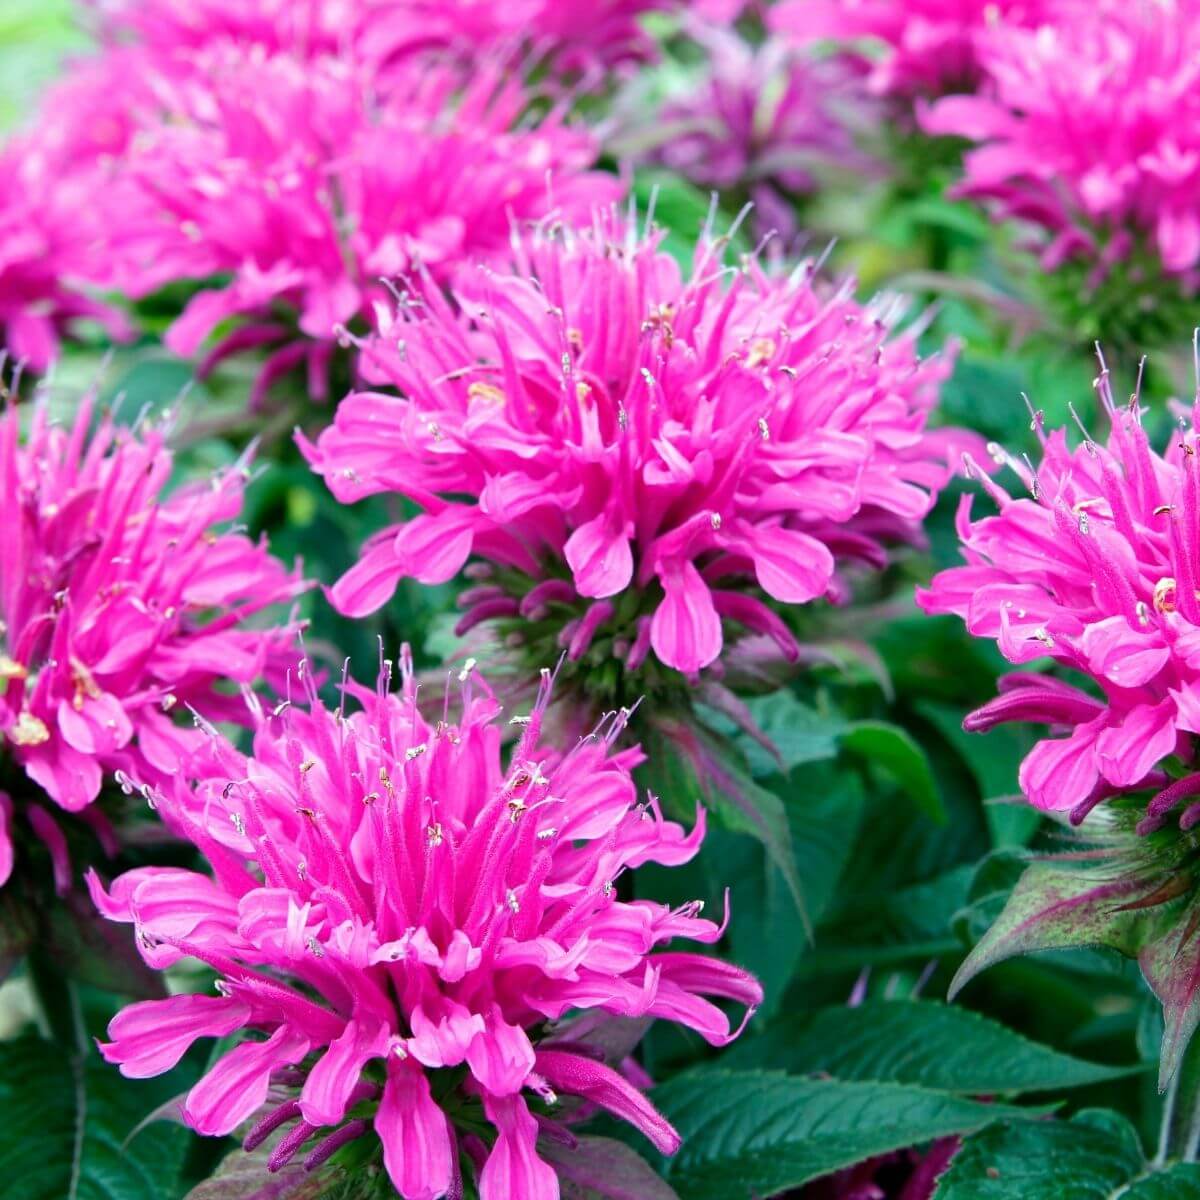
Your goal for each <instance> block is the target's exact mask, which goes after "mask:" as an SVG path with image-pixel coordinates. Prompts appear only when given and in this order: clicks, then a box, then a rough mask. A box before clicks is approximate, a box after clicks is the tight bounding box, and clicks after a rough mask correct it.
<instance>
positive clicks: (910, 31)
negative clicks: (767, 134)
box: [769, 0, 1061, 96]
mask: <svg viewBox="0 0 1200 1200" xmlns="http://www.w3.org/2000/svg"><path fill="white" fill-rule="evenodd" d="M1060 4H1061V0H783V3H781V4H776V5H775V6H774V7H773V8H772V9H771V10H770V13H769V21H770V25H771V28H772V29H773V30H775V31H776V32H778V33H780V34H783V35H784V36H786V37H791V38H793V39H795V40H797V41H799V42H801V43H808V42H812V41H816V40H818V39H822V38H835V39H839V40H846V39H857V38H868V39H871V40H872V41H875V42H880V43H882V44H883V47H884V53H883V57H882V58H881V59H880V60H879V62H878V64H877V66H876V68H875V70H874V72H873V75H872V86H873V87H874V89H875V90H876V91H878V92H881V93H887V94H898V95H903V96H912V95H940V94H941V93H943V92H947V91H956V90H959V89H966V90H969V89H970V88H972V87H973V86H974V85H975V83H976V82H977V80H978V78H979V74H980V67H979V55H980V50H979V40H980V38H981V36H983V35H984V34H985V33H986V31H987V30H989V29H991V28H993V27H996V26H1004V27H1005V28H1007V27H1010V26H1029V27H1034V26H1036V25H1038V24H1039V23H1041V22H1042V21H1043V20H1047V19H1048V18H1049V16H1050V15H1051V14H1052V13H1053V12H1054V10H1055V8H1056V7H1058V6H1059V5H1060Z"/></svg>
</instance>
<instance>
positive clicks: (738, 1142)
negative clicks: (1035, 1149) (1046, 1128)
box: [651, 1070, 1037, 1200]
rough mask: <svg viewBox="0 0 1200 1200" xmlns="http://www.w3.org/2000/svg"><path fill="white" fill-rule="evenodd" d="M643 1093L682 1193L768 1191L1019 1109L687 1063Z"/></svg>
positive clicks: (728, 1196) (735, 1198) (693, 1197)
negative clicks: (667, 1126)
mask: <svg viewBox="0 0 1200 1200" xmlns="http://www.w3.org/2000/svg"><path fill="white" fill-rule="evenodd" d="M651 1099H652V1100H653V1101H654V1103H655V1104H656V1105H657V1106H658V1108H659V1109H660V1111H661V1112H662V1113H663V1114H664V1116H666V1117H667V1119H668V1120H669V1121H671V1123H672V1124H673V1125H674V1126H675V1128H676V1129H677V1130H678V1131H679V1133H680V1135H681V1136H682V1138H683V1148H682V1149H681V1150H680V1151H679V1153H678V1155H676V1156H675V1157H674V1158H673V1159H669V1160H665V1161H664V1162H663V1164H662V1171H663V1174H664V1175H665V1177H666V1178H667V1180H668V1181H669V1182H670V1183H671V1185H672V1186H673V1187H674V1188H675V1190H676V1191H677V1192H678V1193H679V1194H680V1196H686V1197H687V1200H749V1198H750V1197H759V1196H773V1195H775V1194H777V1193H778V1192H782V1191H786V1190H787V1189H789V1188H797V1187H800V1186H801V1185H803V1184H804V1183H806V1182H808V1181H809V1180H811V1179H816V1178H818V1177H819V1176H821V1175H828V1174H829V1173H830V1172H831V1171H838V1170H841V1169H842V1168H843V1167H847V1166H850V1165H852V1164H853V1163H857V1162H862V1161H863V1160H864V1159H867V1158H871V1157H874V1156H875V1155H878V1154H887V1153H890V1152H891V1151H893V1150H899V1149H903V1148H906V1147H909V1146H914V1145H917V1144H919V1143H921V1142H926V1141H930V1140H931V1139H933V1138H939V1137H947V1136H949V1135H951V1134H962V1133H968V1132H973V1131H975V1130H979V1129H983V1128H985V1127H986V1126H987V1125H990V1124H991V1123H992V1122H994V1121H1002V1120H1005V1119H1015V1118H1018V1117H1020V1116H1022V1115H1024V1114H1023V1112H1022V1110H1020V1109H1014V1108H1011V1107H1008V1106H1005V1105H1001V1104H980V1103H977V1102H975V1101H973V1100H964V1099H961V1098H960V1097H958V1096H951V1095H947V1094H946V1093H944V1092H930V1091H926V1090H924V1089H922V1088H911V1087H901V1086H898V1085H896V1084H868V1083H844V1082H842V1081H840V1080H812V1079H798V1078H796V1077H795V1076H789V1075H785V1074H783V1073H782V1072H777V1071H725V1070H713V1071H709V1070H702V1071H694V1072H691V1073H690V1074H687V1075H681V1076H679V1077H677V1078H675V1079H672V1080H670V1081H669V1082H667V1083H665V1084H662V1085H661V1086H660V1087H657V1088H655V1089H654V1090H653V1091H652V1092H651ZM1029 1115H1031V1116H1033V1115H1037V1114H1036V1111H1035V1110H1031V1111H1030V1113H1029Z"/></svg>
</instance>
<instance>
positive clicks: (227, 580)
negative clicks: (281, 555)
mask: <svg viewBox="0 0 1200 1200" xmlns="http://www.w3.org/2000/svg"><path fill="white" fill-rule="evenodd" d="M23 416H28V417H29V428H28V433H27V436H26V437H25V438H22V436H21V428H20V427H21V419H22V417H23ZM96 416H97V414H96V413H95V412H94V408H93V404H92V401H91V399H90V398H88V399H86V400H85V401H84V402H83V403H82V404H81V405H80V408H79V411H78V414H77V416H76V417H75V419H74V422H73V424H72V425H71V426H70V427H68V428H64V427H62V426H60V425H58V424H56V423H54V422H53V421H52V420H51V419H50V417H49V415H48V412H47V409H46V407H45V406H44V405H42V404H36V405H35V406H33V409H32V412H29V413H26V412H25V409H24V407H23V406H18V405H15V404H10V405H9V406H8V411H7V412H6V413H5V414H4V415H3V417H2V418H0V507H2V508H3V511H4V514H5V515H4V519H3V521H0V771H2V772H3V775H2V786H3V788H4V790H5V791H4V794H0V883H3V882H5V881H6V880H7V878H8V876H9V874H10V872H11V870H12V866H13V850H12V838H13V833H14V830H13V828H12V822H13V821H14V820H16V819H18V818H19V820H20V823H21V827H22V828H24V826H25V825H26V823H28V824H29V825H30V826H31V827H32V829H33V831H34V832H35V833H36V834H37V836H38V837H39V838H41V839H42V840H43V841H45V843H46V845H47V846H48V848H49V849H50V850H51V853H52V855H53V857H54V865H55V875H56V879H57V882H58V885H59V887H60V888H62V887H65V886H66V885H67V883H68V882H69V880H70V868H69V864H68V862H67V861H66V844H65V842H64V840H63V838H62V834H61V833H60V832H59V831H58V829H57V827H56V825H55V822H54V820H53V819H52V818H51V816H50V813H51V812H52V811H53V810H54V808H58V809H61V810H65V811H67V812H71V813H81V814H85V815H86V816H88V817H90V818H91V819H93V820H94V821H95V822H97V823H101V824H102V823H103V817H102V816H101V815H100V814H99V813H98V812H97V813H92V812H90V810H89V806H91V805H92V803H93V801H95V800H96V798H97V796H98V795H99V794H100V789H101V785H102V784H103V783H104V781H105V780H106V779H110V778H112V777H113V776H116V775H120V777H121V778H124V777H125V776H129V777H135V776H136V777H137V778H138V779H140V780H143V781H145V782H149V783H153V782H155V781H157V780H161V779H164V778H167V777H168V776H170V775H171V774H172V773H173V772H174V771H175V769H176V767H177V765H178V761H179V759H180V757H181V756H183V755H185V754H186V753H187V752H188V751H189V750H190V749H191V748H194V747H195V745H196V739H197V737H198V736H200V735H199V734H198V732H197V731H196V730H195V729H194V728H192V727H191V718H190V717H187V710H188V709H189V708H192V709H194V710H195V711H197V712H199V713H202V714H204V715H205V716H207V717H208V718H210V719H212V720H224V719H226V718H228V717H231V716H236V715H237V714H239V713H240V712H241V704H240V702H238V699H237V696H236V694H234V695H231V694H229V693H228V692H227V691H226V688H225V685H228V684H232V685H234V686H235V687H236V685H238V684H246V685H248V684H251V683H253V682H254V681H255V680H256V679H257V678H258V677H259V676H260V675H262V673H263V672H264V670H266V669H268V668H270V667H272V666H273V665H275V664H276V663H278V662H279V661H280V656H281V655H282V654H283V652H284V650H285V648H286V647H287V646H288V645H289V643H290V642H291V640H292V638H293V637H294V632H295V628H294V626H286V627H273V628H268V629H265V630H263V629H258V630H256V629H252V628H251V627H250V626H249V624H248V622H249V618H251V617H252V616H254V614H256V613H258V612H260V611H261V610H262V609H264V608H266V607H267V606H269V605H272V604H276V603H279V602H281V601H285V600H289V599H291V598H292V597H294V596H296V595H297V594H298V592H299V591H300V590H301V588H302V586H303V585H302V583H301V581H300V579H299V576H298V575H296V574H291V573H289V572H288V571H286V570H285V569H284V567H283V566H282V565H281V564H280V563H279V562H277V561H276V560H275V559H274V558H272V557H271V556H270V554H269V553H268V552H267V549H266V547H265V546H264V545H261V544H256V543H254V542H252V541H251V540H250V539H248V538H247V537H245V536H243V535H241V534H239V533H235V532H228V531H226V530H225V526H226V523H227V522H230V521H232V520H234V519H236V517H237V515H238V513H239V511H240V509H241V503H242V488H243V477H242V474H241V473H240V472H239V471H238V470H231V471H227V472H223V473H222V474H220V475H218V476H217V477H216V478H215V479H214V480H210V481H204V482H203V483H199V484H193V485H191V486H187V487H183V488H178V489H175V490H173V491H170V492H169V493H167V494H164V491H165V489H166V488H167V484H168V481H169V478H170V475H171V470H172V459H171V454H170V452H169V451H168V449H167V447H166V442H165V437H164V433H163V431H162V429H161V428H152V427H150V426H149V425H148V424H143V425H142V427H141V428H139V429H138V430H137V431H132V430H129V429H126V428H122V427H120V426H118V425H117V424H116V423H115V422H114V419H113V417H112V415H111V414H109V413H103V414H100V415H99V416H98V424H97V427H96V429H95V430H94V431H92V429H91V424H92V421H93V418H95V417H96ZM180 713H183V714H184V716H185V717H186V726H185V725H181V724H179V723H177V721H176V717H177V716H178V715H179V714H180Z"/></svg>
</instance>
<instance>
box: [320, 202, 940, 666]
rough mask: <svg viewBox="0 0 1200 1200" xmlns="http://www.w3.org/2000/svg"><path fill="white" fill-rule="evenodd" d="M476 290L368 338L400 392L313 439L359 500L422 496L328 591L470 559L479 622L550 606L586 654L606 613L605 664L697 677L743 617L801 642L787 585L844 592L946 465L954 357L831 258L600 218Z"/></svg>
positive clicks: (528, 248)
mask: <svg viewBox="0 0 1200 1200" xmlns="http://www.w3.org/2000/svg"><path fill="white" fill-rule="evenodd" d="M727 274H733V275H734V278H733V280H732V282H731V284H730V285H729V286H726V280H725V277H726V275H727ZM456 287H457V307H452V306H450V305H448V304H447V303H446V302H445V301H444V300H443V299H441V298H440V296H439V294H438V292H437V291H436V289H434V288H432V287H429V286H426V287H425V288H424V289H423V291H422V293H421V297H420V302H419V303H411V304H407V305H405V306H404V307H403V308H402V310H401V312H400V315H399V316H398V317H397V318H396V320H395V321H394V322H392V323H390V324H387V325H384V326H383V328H382V331H381V334H380V337H379V339H378V340H377V342H375V343H374V344H373V345H371V346H369V347H368V348H366V350H365V352H364V355H363V362H364V370H365V371H366V372H368V373H373V375H374V377H375V378H377V379H379V380H382V381H387V382H389V383H393V384H395V386H396V387H397V389H398V390H399V393H400V394H399V395H398V396H396V395H391V394H387V393H383V392H364V393H361V394H358V395H352V396H351V397H349V398H348V399H347V400H345V401H344V402H343V403H342V405H341V406H340V408H339V409H338V412H337V417H336V420H335V422H334V424H333V425H332V426H331V427H330V428H329V429H327V430H325V432H324V433H322V435H321V437H320V439H319V441H318V442H317V444H316V445H315V446H314V445H311V444H309V443H307V442H302V447H303V449H304V450H305V453H306V454H307V455H308V457H309V459H310V461H311V462H312V463H313V465H314V468H315V469H316V470H317V471H319V472H320V473H321V474H322V475H323V476H324V477H325V479H326V482H327V483H328V485H329V487H330V488H331V489H332V490H333V492H334V494H335V495H336V496H337V497H338V498H339V499H340V500H343V501H346V502H350V501H353V500H357V499H359V498H360V497H363V496H366V495H370V494H373V493H378V492H398V493H401V494H403V495H406V496H408V497H410V498H411V499H412V500H414V501H415V502H416V503H417V504H419V505H420V506H421V507H422V508H423V509H424V510H425V511H424V513H423V514H422V515H420V516H417V517H416V518H414V519H413V520H410V521H408V522H407V523H405V524H403V525H400V526H397V527H395V528H392V529H388V530H385V531H384V532H382V533H380V534H379V535H378V536H376V537H375V538H374V539H373V540H371V541H370V542H369V543H368V544H367V546H366V547H365V548H364V551H363V555H362V558H361V560H360V561H359V563H358V565H356V566H355V567H353V568H352V569H351V570H350V571H349V573H348V574H346V575H345V576H344V577H343V578H342V579H341V580H340V581H339V582H338V583H337V585H336V586H335V587H334V589H333V592H332V597H333V601H334V603H335V605H336V606H337V607H338V608H339V609H340V610H341V611H343V612H345V613H348V614H352V615H362V614H365V613H368V612H371V611H372V610H374V609H377V608H378V607H379V606H380V605H382V604H383V603H384V602H385V601H386V600H387V599H388V598H389V596H390V595H391V594H392V591H393V589H394V588H395V586H396V584H397V582H398V581H399V580H400V579H402V578H405V577H412V578H415V579H417V580H419V581H421V582H424V583H437V582H441V581H444V580H448V579H451V578H453V577H454V576H455V575H457V574H458V573H459V572H460V571H461V570H462V568H463V567H464V565H465V564H466V563H467V561H468V560H469V559H472V558H474V559H476V560H484V561H485V562H487V563H490V564H493V567H492V568H489V569H485V571H484V572H483V574H489V572H490V576H489V579H488V580H487V581H486V582H485V583H484V584H483V585H482V586H481V587H480V588H478V589H472V591H471V592H470V593H469V594H468V596H467V597H466V600H467V603H468V604H470V605H471V611H470V612H469V613H468V615H467V617H466V618H464V623H463V626H461V627H460V628H465V627H468V626H470V625H472V624H476V623H478V622H479V621H482V620H486V619H489V618H503V619H513V620H516V621H518V622H521V623H525V624H527V625H528V626H529V627H530V628H533V627H534V626H535V625H539V624H540V623H544V622H546V621H550V622H551V624H552V625H553V627H554V628H555V631H556V633H558V635H559V637H560V644H561V645H562V646H563V647H564V648H566V649H568V652H569V655H570V657H572V658H579V657H581V656H582V655H583V654H584V653H586V652H587V651H588V648H589V646H591V644H592V642H593V639H595V638H596V637H597V635H598V634H599V633H601V632H603V633H604V636H605V638H612V639H613V640H612V642H611V643H610V642H609V641H607V640H606V641H605V642H604V643H603V645H604V653H603V655H602V658H603V660H604V661H605V662H608V661H611V660H612V659H613V658H618V659H623V661H624V666H625V669H626V670H635V669H636V668H637V667H638V666H639V665H640V664H641V663H642V662H643V661H644V660H645V659H646V657H647V655H648V653H649V652H650V651H651V650H653V652H654V654H655V656H656V657H657V658H658V660H659V661H661V662H662V663H663V664H665V665H666V666H667V667H670V668H673V669H674V670H677V671H682V672H687V673H694V672H696V671H699V670H700V669H701V668H702V667H705V666H707V665H709V664H710V663H712V662H713V661H714V660H715V659H716V658H717V656H718V655H719V654H720V652H721V647H722V642H723V640H724V636H725V634H724V632H723V626H724V625H725V623H727V622H732V623H735V624H737V625H740V626H743V627H745V628H747V629H749V630H752V631H754V632H758V633H766V634H769V635H770V636H772V637H774V638H776V639H777V640H778V642H779V643H780V646H781V647H782V648H783V649H784V651H785V652H787V653H788V654H789V655H790V656H791V657H792V658H793V659H794V658H795V657H796V653H797V647H796V642H795V640H794V638H793V637H792V635H791V633H790V632H789V630H788V629H787V627H786V625H785V624H784V623H783V622H782V621H781V619H780V618H779V616H778V615H777V613H776V612H775V611H774V610H773V608H772V607H771V606H772V604H776V603H777V604H784V605H789V604H804V603H807V602H809V601H812V600H815V599H818V598H821V597H829V598H831V599H839V598H841V597H843V596H844V595H845V583H844V581H843V580H842V579H841V578H840V577H839V575H838V574H837V571H836V568H835V563H836V561H837V559H839V558H840V559H857V560H860V561H864V562H866V563H868V564H870V565H873V566H877V567H878V566H882V565H883V564H884V563H885V562H886V558H887V556H886V553H885V551H884V549H883V545H882V542H883V541H884V540H889V539H899V540H912V539H914V538H916V537H917V536H918V535H919V522H920V520H921V518H922V517H923V516H924V515H925V513H926V512H927V511H928V509H929V507H930V505H931V503H932V497H933V493H934V492H935V490H936V489H937V488H938V486H939V485H940V484H941V483H942V482H943V481H944V480H945V478H946V476H947V470H946V467H945V465H944V462H943V461H940V456H942V455H944V453H945V449H946V444H947V439H946V437H945V436H944V435H938V434H930V433H928V432H927V431H926V428H925V424H926V420H927V418H928V416H929V412H930V410H931V408H932V407H933V405H934V403H935V400H936V397H937V390H938V383H939V382H940V380H941V379H942V378H943V377H944V376H945V374H946V372H947V370H948V366H947V362H946V361H945V360H944V359H932V360H930V361H927V362H922V361H920V360H919V359H918V358H917V357H916V355H915V353H914V350H913V345H912V341H911V339H910V338H908V337H898V338H894V339H891V338H890V337H889V320H888V318H889V310H888V307H887V305H886V304H882V303H880V304H876V305H874V306H872V307H868V308H863V307H860V306H859V305H858V304H856V303H855V302H854V300H853V299H851V288H850V286H848V285H847V286H845V287H842V288H839V289H828V290H826V289H824V288H823V287H821V286H820V285H819V284H817V283H815V282H814V281H813V271H812V267H811V264H810V265H809V266H807V267H802V268H799V269H797V271H796V272H795V273H793V274H792V275H791V276H789V277H786V278H784V277H779V278H773V277H769V276H767V275H765V274H764V273H763V272H761V271H760V270H758V269H757V268H756V267H754V266H750V267H748V268H747V270H745V271H743V272H726V271H724V270H722V269H721V267H720V265H719V264H718V262H717V260H716V258H715V255H714V252H713V249H712V247H711V246H710V247H709V248H707V249H702V251H701V252H700V255H699V258H698V261H697V265H696V269H695V272H694V274H693V276H692V278H691V279H688V280H685V279H682V278H681V276H680V271H679V268H678V266H677V265H676V263H675V261H674V260H673V259H672V258H671V257H670V256H669V255H667V254H666V253H665V252H663V251H662V250H661V249H660V248H659V246H658V239H657V237H652V238H649V239H646V240H639V239H638V238H637V236H636V235H635V233H634V232H632V231H625V230H624V228H623V227H622V226H620V225H619V223H616V222H613V221H605V220H598V221H597V223H596V224H595V226H594V227H592V228H590V229H585V230H582V231H579V232H572V231H566V232H564V231H562V230H561V229H560V228H559V227H557V226H555V227H546V228H544V229H541V230H539V231H537V232H535V233H534V234H532V235H531V236H529V237H527V238H526V239H524V240H523V241H522V242H521V243H520V245H519V247H518V249H517V254H516V260H515V263H514V265H513V267H512V268H510V270H509V271H508V272H506V273H503V274H497V273H495V272H492V271H489V270H485V269H478V270H474V271H470V272H466V273H464V274H463V275H461V276H460V277H459V279H458V281H457V285H456ZM397 345H400V346H401V348H402V353H397V352H396V351H395V347H396V346H397ZM951 440H953V439H951ZM598 644H599V643H598Z"/></svg>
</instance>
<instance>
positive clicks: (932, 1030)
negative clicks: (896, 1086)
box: [723, 1000, 1143, 1095]
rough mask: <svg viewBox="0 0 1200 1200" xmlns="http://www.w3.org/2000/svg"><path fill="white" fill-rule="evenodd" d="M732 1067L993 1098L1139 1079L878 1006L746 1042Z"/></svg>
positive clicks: (993, 1029)
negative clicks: (773, 1069) (816, 1074)
mask: <svg viewBox="0 0 1200 1200" xmlns="http://www.w3.org/2000/svg"><path fill="white" fill-rule="evenodd" d="M723 1061H724V1065H726V1066H738V1067H748V1066H772V1067H779V1068H782V1069H784V1070H786V1071H791V1072H795V1073H798V1074H799V1073H807V1074H811V1073H814V1072H823V1073H825V1074H828V1075H832V1076H833V1077H834V1078H836V1079H853V1080H862V1081H867V1080H876V1081H879V1082H888V1083H904V1084H914V1085H917V1086H920V1087H924V1088H929V1089H931V1090H933V1091H947V1092H957V1093H961V1094H963V1095H994V1094H1011V1095H1016V1094H1019V1093H1022V1092H1041V1091H1052V1090H1059V1089H1064V1088H1074V1087H1085V1086H1087V1085H1089V1084H1094V1083H1101V1082H1104V1081H1105V1080H1109V1079H1119V1078H1121V1077H1122V1076H1125V1075H1129V1074H1132V1073H1134V1072H1136V1071H1139V1070H1142V1069H1143V1067H1142V1066H1141V1065H1136V1066H1132V1067H1110V1066H1104V1065H1102V1064H1099V1063H1090V1062H1085V1061H1084V1060H1083V1059H1079V1058H1074V1057H1072V1056H1071V1055H1069V1054H1061V1053H1059V1051H1057V1050H1054V1049H1051V1048H1050V1047H1049V1046H1042V1045H1039V1044H1038V1043H1037V1042H1033V1041H1030V1040H1029V1039H1028V1038H1025V1037H1022V1036H1021V1035H1020V1034H1019V1033H1015V1032H1014V1031H1013V1030H1011V1029H1007V1028H1005V1027H1004V1026H1003V1025H1001V1024H1000V1023H999V1022H997V1021H993V1020H990V1019H989V1018H987V1017H984V1016H981V1015H980V1014H979V1013H974V1012H971V1011H969V1010H968V1009H965V1008H961V1007H953V1006H948V1005H945V1004H938V1003H936V1002H935V1001H932V1000H873V1001H868V1002H867V1003H865V1004H861V1005H859V1006H858V1007H856V1008H848V1007H846V1006H845V1005H839V1006H837V1007H834V1008H827V1009H824V1010H822V1011H821V1012H819V1013H817V1014H816V1016H815V1017H812V1018H811V1019H808V1020H804V1019H801V1020H793V1021H787V1022H780V1023H778V1024H776V1025H775V1026H772V1027H769V1028H768V1029H767V1030H766V1031H764V1032H763V1033H761V1034H759V1035H758V1036H757V1037H753V1036H752V1037H748V1038H744V1039H743V1040H742V1041H741V1042H739V1043H738V1044H737V1045H735V1046H733V1047H732V1049H731V1050H729V1051H728V1052H727V1053H726V1056H725V1058H724V1060H723Z"/></svg>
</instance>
